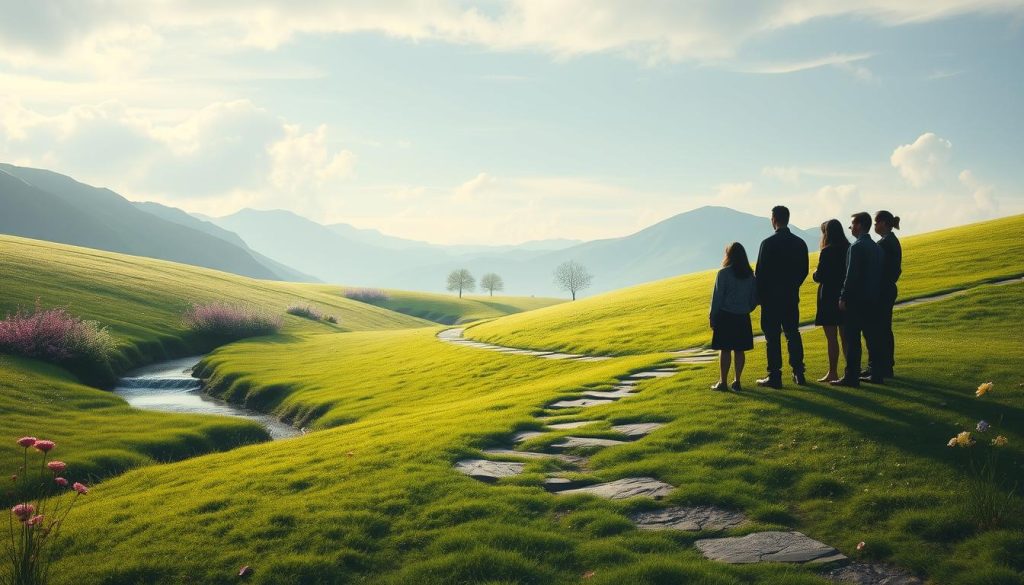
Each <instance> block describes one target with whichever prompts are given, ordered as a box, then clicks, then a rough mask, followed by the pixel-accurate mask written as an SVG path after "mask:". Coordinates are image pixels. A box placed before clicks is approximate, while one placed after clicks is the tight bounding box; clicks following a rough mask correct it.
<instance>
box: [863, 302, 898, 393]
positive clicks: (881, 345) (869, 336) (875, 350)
mask: <svg viewBox="0 0 1024 585" xmlns="http://www.w3.org/2000/svg"><path fill="white" fill-rule="evenodd" d="M895 304H896V287H895V286H893V287H891V288H890V289H889V290H885V291H883V292H882V298H881V300H880V301H879V303H878V306H877V307H876V314H875V317H876V319H877V320H876V322H875V327H874V331H873V332H872V333H868V332H867V331H865V335H864V341H865V342H866V343H867V346H868V369H869V370H871V374H872V375H873V376H881V377H883V378H886V377H890V376H892V371H893V368H894V367H895V366H896V357H895V341H896V340H895V338H894V337H893V334H892V307H893V305H895Z"/></svg>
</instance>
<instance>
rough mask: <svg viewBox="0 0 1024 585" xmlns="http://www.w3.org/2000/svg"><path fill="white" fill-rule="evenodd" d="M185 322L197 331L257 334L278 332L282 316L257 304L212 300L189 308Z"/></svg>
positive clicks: (219, 333) (222, 334)
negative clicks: (232, 303) (238, 303)
mask: <svg viewBox="0 0 1024 585" xmlns="http://www.w3.org/2000/svg"><path fill="white" fill-rule="evenodd" d="M184 321H185V325H186V326H187V327H188V328H189V329H191V330H193V331H195V332H197V333H202V334H207V335H217V336H223V337H234V338H241V337H255V336H258V335H270V334H273V333H277V331H278V330H279V329H280V328H281V318H280V317H278V316H274V315H268V314H267V313H264V312H262V311H260V310H258V309H255V308H253V307H247V306H242V305H229V304H227V303H211V304H207V305H193V306H192V308H191V309H189V310H188V311H185V315H184Z"/></svg>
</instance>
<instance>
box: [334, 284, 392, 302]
mask: <svg viewBox="0 0 1024 585" xmlns="http://www.w3.org/2000/svg"><path fill="white" fill-rule="evenodd" d="M344 294H345V298H348V299H352V300H353V301H359V302H361V303H370V304H373V303H381V302H384V301H386V300H388V293H386V292H384V291H382V290H381V289H379V288H348V289H345V293H344Z"/></svg>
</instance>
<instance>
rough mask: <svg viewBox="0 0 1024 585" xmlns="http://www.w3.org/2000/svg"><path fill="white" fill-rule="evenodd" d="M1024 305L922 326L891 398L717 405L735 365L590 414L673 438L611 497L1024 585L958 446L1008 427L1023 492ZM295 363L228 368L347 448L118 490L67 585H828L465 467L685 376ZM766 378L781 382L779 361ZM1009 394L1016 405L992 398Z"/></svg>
mask: <svg viewBox="0 0 1024 585" xmlns="http://www.w3.org/2000/svg"><path fill="white" fill-rule="evenodd" d="M1021 293H1022V289H1021V285H1010V286H1002V287H983V288H981V289H979V290H977V291H974V292H972V293H970V294H967V295H963V296H961V297H957V298H955V299H950V300H948V301H943V302H939V303H934V304H930V305H922V306H919V307H913V308H909V309H907V310H904V311H901V312H900V313H899V314H898V316H897V330H898V332H899V335H900V341H901V345H900V350H901V351H900V354H899V355H900V361H899V364H898V368H899V372H900V378H899V380H897V381H896V382H895V383H893V384H891V385H889V386H886V387H884V388H878V387H871V386H865V387H864V388H861V389H857V390H850V389H844V390H837V389H833V388H825V387H822V386H820V385H816V384H815V385H811V386H810V387H807V388H798V389H787V390H784V391H778V392H756V391H752V392H748V393H745V394H741V395H732V394H717V393H711V392H709V391H707V390H706V388H707V385H708V383H709V382H710V381H711V380H712V378H713V374H712V370H713V368H714V365H713V364H712V365H705V366H689V367H688V368H687V370H686V372H685V373H684V374H683V375H681V376H678V377H676V378H673V379H669V380H659V381H654V382H650V383H647V384H646V386H645V388H644V390H643V392H642V393H641V395H640V396H638V397H636V398H632V399H629V400H625V401H621V402H619V403H616V404H614V405H611V406H605V407H600V408H594V409H589V410H588V411H587V412H586V415H587V416H588V417H597V418H601V419H606V420H609V421H612V422H616V423H619V422H632V421H641V420H660V421H666V422H668V423H669V424H668V425H667V426H666V427H664V428H662V429H660V430H659V431H657V432H656V433H655V434H653V435H651V436H650V437H648V438H646V439H644V440H641V441H638V442H636V443H632V444H629V445H626V446H620V447H615V448H610V449H606V450H604V451H601V452H599V453H597V454H596V455H595V456H594V458H593V470H592V472H591V475H592V476H593V477H594V479H614V478H618V477H627V476H636V475H651V476H654V477H658V478H660V479H663V480H665V481H668V482H670V483H672V484H674V485H676V486H678V487H679V489H678V490H677V491H676V492H675V493H674V494H672V495H671V496H670V497H669V498H668V502H669V503H673V504H683V503H702V504H718V505H723V506H727V507H731V508H738V509H741V510H743V511H745V512H746V513H747V514H748V515H750V516H751V517H752V518H753V520H754V522H753V524H750V525H748V526H746V527H744V528H742V529H738V530H737V531H734V533H736V534H742V533H745V532H749V531H754V530H756V529H764V528H795V529H799V530H802V531H804V532H805V533H807V534H809V535H811V536H814V537H817V538H819V539H822V540H824V541H826V542H829V543H831V544H833V545H834V546H837V547H838V548H839V549H840V550H842V551H843V552H845V553H846V554H848V555H851V556H855V557H856V556H859V557H861V558H865V557H866V558H872V559H880V560H886V561H890V562H895V563H898V564H900V565H901V566H905V567H908V568H910V569H912V570H914V571H916V572H919V573H920V574H924V575H930V576H932V577H934V578H935V579H936V582H939V583H1019V582H1020V574H1019V572H1020V571H1021V570H1024V548H1022V547H1021V546H1020V545H1021V543H1022V542H1024V525H1022V518H1024V516H1022V515H1021V513H1020V505H1021V500H1020V498H1019V497H1018V498H1015V499H1013V501H1012V504H1011V505H1012V506H1013V511H1012V513H1011V514H1009V516H1008V520H1007V522H1006V524H1005V526H1004V527H1003V528H1000V529H997V530H987V531H980V530H978V529H977V528H976V526H975V524H974V523H973V519H972V516H971V515H970V514H969V512H968V508H967V507H966V506H965V499H966V498H968V497H969V496H970V493H971V492H970V490H969V489H968V483H969V482H968V479H967V477H968V474H967V472H966V468H965V466H966V463H965V461H964V455H966V453H965V452H961V451H957V450H951V449H949V448H948V447H946V446H945V443H946V441H947V440H948V439H949V437H951V436H952V435H954V434H956V432H958V431H959V430H963V429H970V428H972V427H973V426H974V424H975V422H976V421H977V420H979V419H982V418H984V419H987V420H989V421H992V422H993V424H994V425H996V430H998V432H999V433H1001V434H1004V435H1005V436H1007V437H1008V438H1009V441H1010V445H1009V446H1008V447H1007V448H1005V449H1006V450H1005V451H1003V452H1002V454H1003V455H1004V458H1003V465H1004V467H1003V470H1002V477H1003V478H1004V479H1005V480H1006V481H1010V480H1009V479H1007V478H1020V477H1022V476H1024V475H1022V474H1024V467H1022V466H1021V464H1022V460H1021V456H1022V451H1021V449H1020V446H1021V445H1022V444H1024V433H1021V429H1022V428H1024V410H1022V409H1024V398H1022V393H1021V391H1020V389H1019V384H1020V383H1021V381H1022V380H1024V377H1022V374H1021V373H1020V371H1019V368H1018V366H1017V364H1019V363H1020V361H1021V360H1024V349H1022V347H1021V345H1020V344H1015V343H1008V342H1007V340H1012V339H1015V338H1016V337H1015V335H1017V334H1016V330H1017V325H1016V324H1017V322H1019V321H1020V319H1021V318H1022V317H1024V310H1022V308H1021V305H1020V303H1019V302H1018V301H1019V299H1020V295H1021ZM819 337H820V336H814V335H809V336H808V339H807V347H808V363H809V364H812V365H813V364H823V363H824V359H825V358H824V355H823V345H824V344H823V340H822V339H820V338H819ZM293 343H294V345H292V346H290V347H281V346H280V345H278V344H273V343H267V342H262V341H259V340H253V341H246V342H241V343H238V344H234V345H232V346H229V347H225V348H223V349H221V350H218V351H217V352H215V354H214V355H213V356H212V357H211V358H210V359H209V360H208V361H209V365H210V367H212V368H214V369H216V371H217V372H218V374H219V375H225V376H230V375H234V374H238V375H240V376H242V377H244V378H246V379H247V380H248V381H247V382H246V383H245V384H244V386H245V387H247V389H248V391H254V390H255V391H258V389H260V388H277V389H279V390H278V391H280V392H283V393H284V394H285V397H284V398H283V402H282V403H283V405H285V406H287V405H288V404H296V405H298V404H302V405H303V406H304V407H312V408H315V407H316V406H317V405H325V406H324V409H323V411H322V413H320V414H321V417H320V419H318V423H315V424H318V426H319V427H333V428H326V430H323V431H321V432H317V433H314V434H311V435H308V436H306V437H303V438H300V439H295V440H289V441H284V442H278V443H270V444H261V445H256V446H251V447H243V448H240V449H238V450H235V451H231V452H229V453H224V454H218V455H210V456H205V457H198V458H195V459H191V460H187V461H183V462H180V463H175V464H169V465H160V466H150V467H147V468H143V469H140V470H138V471H133V472H129V473H126V474H124V475H123V476H120V477H118V478H115V479H112V480H110V481H108V482H104V483H103V484H101V485H100V486H98V487H97V489H96V490H94V493H92V494H90V496H89V498H90V499H89V500H88V503H87V505H85V506H83V507H82V508H81V509H80V510H79V511H78V513H76V514H75V515H73V517H72V518H71V522H72V525H73V526H74V530H73V531H72V532H73V538H72V540H71V541H70V542H69V543H68V547H67V548H66V549H65V550H64V559H63V561H62V563H61V565H59V567H58V571H57V572H58V574H60V575H66V576H67V578H66V579H62V580H60V581H59V582H68V583H71V582H73V581H78V582H81V581H85V582H105V583H141V582H149V583H174V582H180V581H184V580H187V581H190V582H195V583H218V582H223V581H224V580H225V579H227V578H229V576H230V575H231V574H232V572H233V571H235V570H237V567H238V566H240V565H242V564H250V565H252V566H253V567H255V568H256V574H255V577H254V580H255V582H259V583H352V582H359V583H361V582H367V583H451V582H460V583H571V582H576V581H578V580H579V576H580V575H582V574H583V573H584V572H587V571H596V573H595V581H596V582H599V583H625V582H629V583H679V582H704V583H723V584H726V583H756V582H763V583H781V582H785V583H817V582H819V580H818V579H817V577H815V576H814V575H813V574H812V572H811V570H810V569H802V568H794V567H783V566H779V565H758V566H738V567H730V566H725V565H721V564H717V563H713V562H709V561H705V560H702V559H701V558H700V557H699V555H698V554H697V553H696V552H695V551H694V550H693V549H692V547H691V544H692V542H693V540H694V539H695V538H696V537H698V536H700V535H695V534H686V533H649V532H640V531H637V530H635V529H633V528H632V527H631V524H630V523H629V521H628V519H627V517H626V514H627V513H628V512H630V511H633V510H637V509H642V508H645V507H649V506H650V505H651V504H650V503H649V501H643V500H640V501H630V502H625V503H621V502H620V503H612V502H605V501H597V500H591V499H587V498H582V497H578V498H572V499H562V498H559V497H557V496H553V495H549V494H547V493H545V492H543V491H542V490H541V489H540V488H539V487H537V486H538V485H539V482H540V480H541V475H540V474H539V472H541V471H543V470H550V469H552V468H553V466H554V465H555V464H552V463H533V464H531V467H530V470H532V472H533V473H527V474H525V475H523V476H520V477H518V478H515V479H514V480H511V481H505V482H504V483H503V485H498V486H487V485H484V484H481V483H478V482H476V481H474V480H471V479H468V478H465V477H463V476H461V475H459V474H458V473H456V472H455V471H454V470H452V469H451V464H452V462H453V461H455V460H457V459H459V458H461V457H463V456H466V455H468V454H472V453H473V452H474V451H473V449H474V448H476V447H486V446H491V445H497V444H499V443H501V441H502V440H503V439H507V437H508V436H509V435H510V433H511V432H512V431H514V430H518V429H524V428H531V427H535V426H536V423H535V422H533V421H532V420H531V418H530V415H531V414H532V413H534V412H536V411H537V409H538V408H539V407H540V406H542V405H543V404H545V403H546V402H548V401H550V400H552V399H554V398H555V397H557V396H560V395H562V394H563V393H564V392H567V391H574V390H578V389H580V388H582V387H602V386H605V385H607V384H608V383H609V382H610V381H611V378H612V377H613V376H615V375H621V374H623V373H626V372H628V371H631V370H635V369H638V368H641V367H645V366H649V365H651V364H654V363H657V362H659V361H660V360H662V359H664V355H663V354H651V355H646V356H635V357H625V358H618V359H615V360H610V361H607V362H598V363H592V364H585V363H571V362H552V361H548V360H540V359H535V358H530V357H523V356H506V355H502V354H496V353H492V352H484V351H478V350H474V349H472V348H464V347H455V346H450V345H447V344H442V343H439V342H437V341H436V340H434V339H433V338H432V335H431V332H430V331H406V332H401V331H397V332H365V333H351V334H347V335H345V336H334V337H331V336H324V335H309V336H306V337H303V338H300V339H296V340H295V341H294V342H293ZM288 357H290V358H291V359H290V360H289V359H288ZM378 358H379V359H378ZM750 362H751V363H750V364H749V366H748V367H749V368H750V371H751V372H756V371H759V370H760V369H761V368H763V356H762V355H761V353H760V352H757V351H755V352H752V354H751V360H750ZM749 375H750V374H748V376H749ZM989 379H991V380H994V381H996V385H997V386H996V387H997V390H996V391H994V392H993V393H991V394H990V395H988V396H986V397H985V398H983V399H977V398H975V397H974V394H973V391H974V387H975V386H976V385H977V383H978V382H979V381H983V380H989ZM339 424H340V425H341V426H336V425H339ZM562 434H565V433H562ZM576 434H579V432H578V431H577V432H576ZM594 434H596V435H601V434H602V433H601V432H597V433H594ZM553 438H554V435H553V436H552V437H550V438H549V437H544V438H538V439H534V440H533V443H532V444H531V445H532V446H534V447H538V446H539V445H541V444H546V443H549V442H551V441H552V440H553ZM950 486H957V487H956V488H955V489H950ZM1010 487H1011V486H1010V485H1008V484H1005V483H1004V484H1003V485H1002V486H1001V488H1000V489H1002V490H1008V489H1009V488H1010ZM1004 493H1005V492H1004ZM862 540H863V541H865V542H867V543H868V548H866V549H865V551H866V552H863V553H860V554H859V555H858V553H857V552H856V551H855V545H856V543H857V542H859V541H862ZM197 551H201V552H197ZM125 559H128V562H126V561H125Z"/></svg>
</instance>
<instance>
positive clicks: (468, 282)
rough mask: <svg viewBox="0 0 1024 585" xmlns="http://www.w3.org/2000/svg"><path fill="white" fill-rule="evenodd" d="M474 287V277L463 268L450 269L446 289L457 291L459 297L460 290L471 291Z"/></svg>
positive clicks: (460, 294) (460, 296) (460, 295)
mask: <svg viewBox="0 0 1024 585" xmlns="http://www.w3.org/2000/svg"><path fill="white" fill-rule="evenodd" d="M474 288H476V279H474V278H473V275H472V274H470V273H469V271H468V270H466V269H465V268H459V269H458V270H452V271H451V272H450V273H449V274H448V290H450V291H453V292H454V291H459V298H460V299H461V298H462V291H468V292H472V291H473V289H474Z"/></svg>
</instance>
